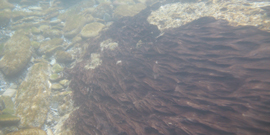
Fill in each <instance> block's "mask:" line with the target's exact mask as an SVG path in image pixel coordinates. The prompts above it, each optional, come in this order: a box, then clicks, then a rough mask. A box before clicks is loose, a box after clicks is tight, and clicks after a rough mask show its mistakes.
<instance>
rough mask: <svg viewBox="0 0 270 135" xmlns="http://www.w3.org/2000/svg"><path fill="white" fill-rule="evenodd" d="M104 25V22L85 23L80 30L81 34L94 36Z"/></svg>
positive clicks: (85, 36) (86, 36) (88, 36)
mask: <svg viewBox="0 0 270 135" xmlns="http://www.w3.org/2000/svg"><path fill="white" fill-rule="evenodd" d="M104 27H105V25H104V24H102V23H98V22H93V23H90V24H87V25H85V26H84V27H83V29H82V31H81V36H82V37H83V38H90V37H95V36H97V35H98V34H99V32H100V31H101V30H102V29H103V28H104Z"/></svg>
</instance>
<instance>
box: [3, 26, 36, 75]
mask: <svg viewBox="0 0 270 135" xmlns="http://www.w3.org/2000/svg"><path fill="white" fill-rule="evenodd" d="M30 47H31V42H30V39H29V38H28V37H27V36H26V35H25V34H24V33H23V32H21V31H20V32H19V31H18V32H16V33H15V34H14V35H13V36H12V37H11V38H10V39H9V40H8V41H7V42H6V43H5V45H4V48H5V52H4V56H3V58H2V59H1V61H0V69H1V71H2V72H3V73H4V74H5V75H6V76H13V75H15V74H17V73H19V72H20V71H21V70H22V69H23V68H24V67H25V66H26V65H27V63H28V62H29V61H30V58H31V55H32V54H31V51H30Z"/></svg>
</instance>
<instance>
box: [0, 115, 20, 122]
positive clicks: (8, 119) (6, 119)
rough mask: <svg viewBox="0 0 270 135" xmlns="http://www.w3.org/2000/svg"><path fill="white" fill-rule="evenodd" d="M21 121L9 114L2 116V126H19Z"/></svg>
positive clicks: (0, 116) (0, 120) (0, 117)
mask: <svg viewBox="0 0 270 135" xmlns="http://www.w3.org/2000/svg"><path fill="white" fill-rule="evenodd" d="M19 121H20V118H19V117H17V116H14V115H11V114H8V113H3V114H1V115H0V124H1V125H9V124H17V123H18V122H19Z"/></svg>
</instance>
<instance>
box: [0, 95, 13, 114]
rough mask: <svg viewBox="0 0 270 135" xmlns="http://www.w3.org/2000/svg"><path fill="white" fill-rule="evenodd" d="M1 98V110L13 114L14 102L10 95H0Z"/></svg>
mask: <svg viewBox="0 0 270 135" xmlns="http://www.w3.org/2000/svg"><path fill="white" fill-rule="evenodd" d="M0 99H1V100H3V102H4V104H5V109H4V110H3V111H2V112H3V113H9V114H14V113H15V112H14V102H13V101H12V99H11V97H8V96H1V98H0Z"/></svg>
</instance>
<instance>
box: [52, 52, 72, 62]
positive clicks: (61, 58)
mask: <svg viewBox="0 0 270 135" xmlns="http://www.w3.org/2000/svg"><path fill="white" fill-rule="evenodd" d="M55 57H56V60H57V62H60V63H68V62H72V61H73V57H72V55H71V54H70V53H68V52H65V51H57V52H56V55H55Z"/></svg>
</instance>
